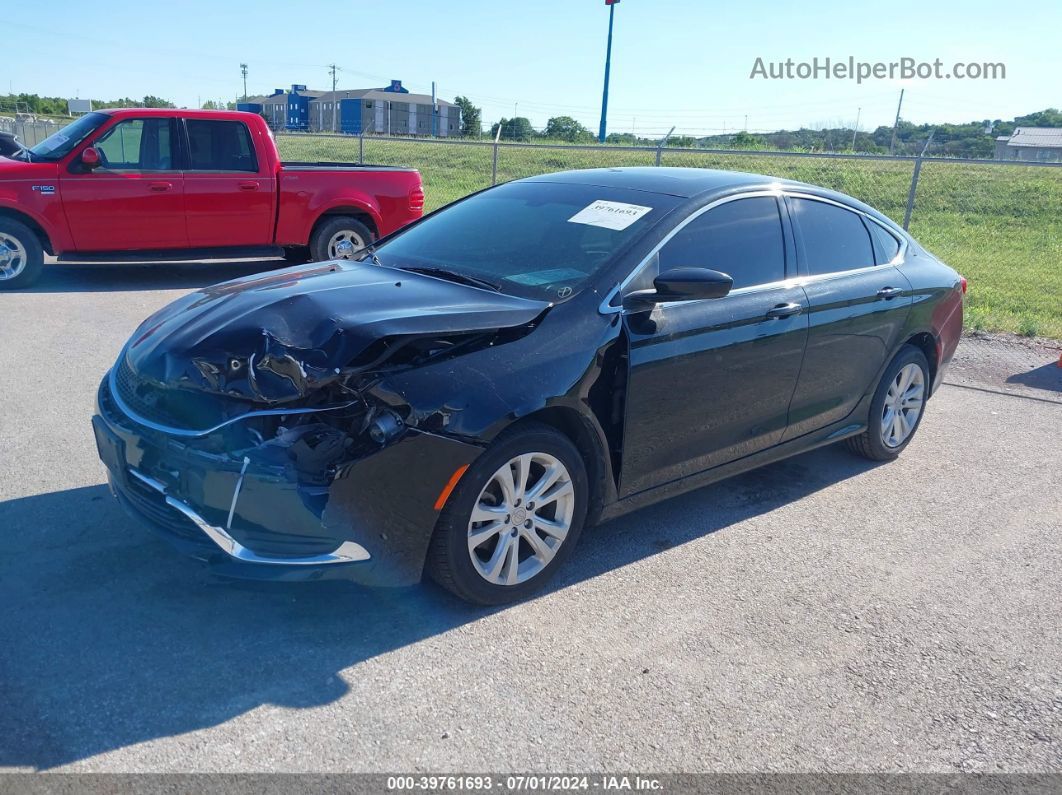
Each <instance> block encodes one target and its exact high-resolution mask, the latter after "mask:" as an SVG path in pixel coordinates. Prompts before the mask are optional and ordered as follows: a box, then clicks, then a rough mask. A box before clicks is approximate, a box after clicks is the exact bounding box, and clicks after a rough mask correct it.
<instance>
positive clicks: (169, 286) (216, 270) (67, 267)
mask: <svg viewBox="0 0 1062 795" xmlns="http://www.w3.org/2000/svg"><path fill="white" fill-rule="evenodd" d="M287 267H289V263H287V262H286V261H285V260H282V259H279V258H275V259H252V260H231V261H219V260H204V261H189V262H147V263H145V262H85V263H68V262H52V263H46V264H45V266H44V270H42V271H41V277H40V279H38V280H37V281H36V282H35V283H34V284H33V285H32V286H30V287H27V288H25V289H21V290H19V291H18V292H20V293H107V292H124V291H134V290H192V289H196V288H199V287H206V286H208V285H211V284H217V283H218V282H224V281H228V280H229V279H237V278H239V277H240V276H250V275H252V274H255V273H261V272H262V271H269V270H275V269H276V268H287Z"/></svg>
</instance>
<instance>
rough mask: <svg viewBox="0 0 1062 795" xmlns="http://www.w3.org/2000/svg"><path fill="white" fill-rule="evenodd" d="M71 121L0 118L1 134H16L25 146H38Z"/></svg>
mask: <svg viewBox="0 0 1062 795" xmlns="http://www.w3.org/2000/svg"><path fill="white" fill-rule="evenodd" d="M70 121H72V119H71V120H70ZM70 121H65V120H64V121H55V120H53V119H25V118H16V117H12V116H0V132H6V133H14V134H15V136H16V137H17V138H18V139H19V140H20V141H21V142H22V145H23V146H36V145H37V144H39V143H40V142H41V141H43V140H44V139H45V138H47V137H48V136H49V135H52V134H53V133H57V132H59V130H61V129H63V127H65V126H66V125H67V124H69V123H70Z"/></svg>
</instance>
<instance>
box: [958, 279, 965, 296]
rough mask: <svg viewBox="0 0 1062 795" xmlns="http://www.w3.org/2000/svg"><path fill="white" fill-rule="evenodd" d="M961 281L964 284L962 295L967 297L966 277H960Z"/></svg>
mask: <svg viewBox="0 0 1062 795" xmlns="http://www.w3.org/2000/svg"><path fill="white" fill-rule="evenodd" d="M959 281H960V282H962V294H963V295H966V277H965V276H960V277H959Z"/></svg>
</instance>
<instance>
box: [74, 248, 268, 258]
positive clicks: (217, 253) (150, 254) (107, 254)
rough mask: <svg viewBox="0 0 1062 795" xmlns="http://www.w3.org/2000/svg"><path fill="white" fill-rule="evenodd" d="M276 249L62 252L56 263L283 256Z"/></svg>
mask: <svg viewBox="0 0 1062 795" xmlns="http://www.w3.org/2000/svg"><path fill="white" fill-rule="evenodd" d="M283 256H284V249H283V248H281V247H280V246H218V247H213V248H167V249H154V250H144V251H64V252H63V253H62V254H60V255H59V256H58V257H56V259H57V260H58V261H59V262H185V261H188V260H200V259H263V258H265V257H283Z"/></svg>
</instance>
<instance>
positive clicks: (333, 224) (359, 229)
mask: <svg viewBox="0 0 1062 795" xmlns="http://www.w3.org/2000/svg"><path fill="white" fill-rule="evenodd" d="M373 239H374V238H373V234H372V231H371V230H370V229H369V228H368V227H367V226H365V224H363V223H361V221H359V220H357V219H356V218H353V217H351V216H349V215H336V216H332V217H329V218H328V219H326V220H324V221H322V222H321V223H320V224H318V225H317V228H316V229H315V230H314V232H313V237H312V238H311V239H310V256H311V257H312V259H313V261H314V262H324V261H326V260H333V259H354V258H355V257H356V256H357V255H358V252H360V251H361V250H362V249H363V248H365V247H366V246H367V245H369V244H370V243H372V241H373Z"/></svg>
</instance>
